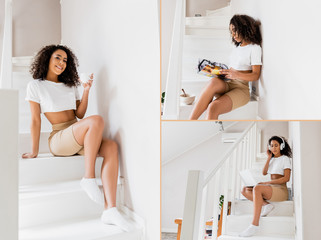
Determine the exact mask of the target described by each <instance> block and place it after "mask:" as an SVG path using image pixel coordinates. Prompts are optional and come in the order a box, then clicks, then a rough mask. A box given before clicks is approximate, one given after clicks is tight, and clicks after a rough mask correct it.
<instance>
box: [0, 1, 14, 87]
mask: <svg viewBox="0 0 321 240" xmlns="http://www.w3.org/2000/svg"><path fill="white" fill-rule="evenodd" d="M0 88H12V0H6V2H5V18H4V29H3V42H2V56H1V74H0Z"/></svg>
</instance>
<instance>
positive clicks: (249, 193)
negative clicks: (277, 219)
mask: <svg viewBox="0 0 321 240" xmlns="http://www.w3.org/2000/svg"><path fill="white" fill-rule="evenodd" d="M241 193H242V195H243V196H244V197H246V199H248V200H250V201H253V187H243V189H242V191H241ZM267 204H269V203H268V202H267V201H265V200H263V206H264V205H267Z"/></svg>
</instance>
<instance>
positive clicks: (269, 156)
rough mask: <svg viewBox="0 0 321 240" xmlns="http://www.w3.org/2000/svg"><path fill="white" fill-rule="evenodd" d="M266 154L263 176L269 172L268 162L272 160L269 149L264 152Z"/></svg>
mask: <svg viewBox="0 0 321 240" xmlns="http://www.w3.org/2000/svg"><path fill="white" fill-rule="evenodd" d="M266 153H267V155H268V158H267V160H266V162H265V165H264V168H263V171H262V173H263V175H264V176H265V175H266V174H267V172H268V170H269V165H270V160H271V158H272V153H271V151H270V150H269V149H267V150H266Z"/></svg>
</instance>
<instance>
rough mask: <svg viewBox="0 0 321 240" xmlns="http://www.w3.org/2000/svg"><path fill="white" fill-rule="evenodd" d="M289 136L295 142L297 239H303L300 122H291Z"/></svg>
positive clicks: (294, 191) (294, 195)
mask: <svg viewBox="0 0 321 240" xmlns="http://www.w3.org/2000/svg"><path fill="white" fill-rule="evenodd" d="M289 138H291V139H292V143H293V148H292V151H293V158H292V167H293V169H292V176H293V177H292V179H293V201H294V214H295V221H296V233H295V239H296V240H303V237H302V181H301V179H302V175H301V134H300V122H298V121H291V122H289Z"/></svg>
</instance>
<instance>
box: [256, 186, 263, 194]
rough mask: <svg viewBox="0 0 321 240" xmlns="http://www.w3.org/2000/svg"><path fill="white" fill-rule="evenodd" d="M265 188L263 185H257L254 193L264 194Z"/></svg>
mask: <svg viewBox="0 0 321 240" xmlns="http://www.w3.org/2000/svg"><path fill="white" fill-rule="evenodd" d="M263 188H264V186H262V185H255V186H254V188H253V191H254V192H256V193H262V190H263Z"/></svg>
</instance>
